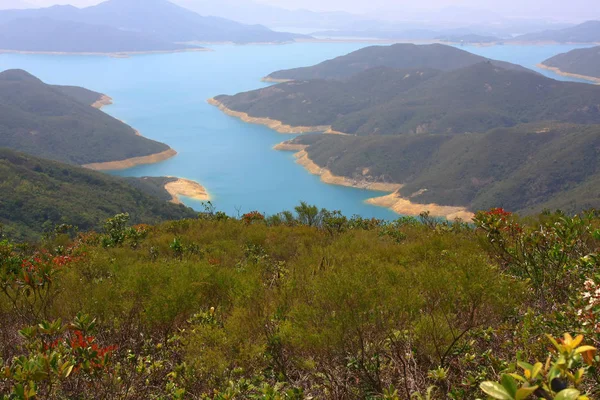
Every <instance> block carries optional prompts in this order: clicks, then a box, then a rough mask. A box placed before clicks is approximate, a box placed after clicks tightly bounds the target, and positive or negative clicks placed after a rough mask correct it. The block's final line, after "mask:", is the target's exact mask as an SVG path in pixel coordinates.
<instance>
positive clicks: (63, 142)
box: [0, 70, 169, 165]
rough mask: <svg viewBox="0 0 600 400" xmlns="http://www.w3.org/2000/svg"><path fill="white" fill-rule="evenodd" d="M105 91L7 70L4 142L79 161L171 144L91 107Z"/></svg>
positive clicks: (0, 139)
mask: <svg viewBox="0 0 600 400" xmlns="http://www.w3.org/2000/svg"><path fill="white" fill-rule="evenodd" d="M100 96H101V95H100V94H97V96H96V98H95V99H94V94H93V93H90V92H89V91H86V90H84V89H73V88H65V87H60V86H59V87H56V86H52V85H47V84H45V83H44V82H42V81H41V80H39V79H38V78H36V77H34V76H33V75H31V74H29V73H27V72H25V71H22V70H7V71H4V72H1V73H0V147H7V148H10V149H13V150H18V151H23V152H25V153H28V154H32V155H34V156H38V157H42V158H46V159H50V160H56V161H61V162H65V163H69V164H77V165H82V164H89V163H98V162H107V161H120V160H124V159H128V158H132V157H141V156H148V155H151V154H156V153H161V152H164V151H167V150H169V146H167V145H165V144H163V143H159V142H155V141H153V140H149V139H146V138H144V137H142V136H139V135H137V134H136V132H135V130H134V129H133V128H131V127H130V126H128V125H126V124H124V123H123V122H121V121H119V120H117V119H115V118H113V117H111V116H109V115H107V114H105V113H104V112H102V111H100V110H98V109H96V108H93V107H91V103H93V102H94V101H96V100H98V99H99V97H100ZM90 100H93V101H90Z"/></svg>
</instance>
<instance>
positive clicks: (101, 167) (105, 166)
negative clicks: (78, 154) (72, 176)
mask: <svg viewBox="0 0 600 400" xmlns="http://www.w3.org/2000/svg"><path fill="white" fill-rule="evenodd" d="M176 154H177V152H176V151H175V150H173V149H168V150H165V151H163V152H160V153H156V154H150V155H147V156H142V157H133V158H128V159H126V160H121V161H107V162H101V163H92V164H85V165H82V167H84V168H89V169H93V170H96V171H115V170H119V169H127V168H133V167H135V166H138V165H145V164H155V163H158V162H161V161H165V160H168V159H169V158H171V157H173V156H175V155H176Z"/></svg>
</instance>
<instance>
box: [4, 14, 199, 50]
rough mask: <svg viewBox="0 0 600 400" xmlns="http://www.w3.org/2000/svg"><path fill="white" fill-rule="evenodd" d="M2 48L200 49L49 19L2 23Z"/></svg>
mask: <svg viewBox="0 0 600 400" xmlns="http://www.w3.org/2000/svg"><path fill="white" fill-rule="evenodd" d="M0 49H2V50H11V51H19V52H21V51H22V52H47V53H55V52H56V53H99V54H116V53H136V52H171V51H184V50H186V51H191V50H201V48H199V47H192V46H186V45H182V44H175V43H172V42H168V41H163V40H159V39H156V38H154V37H153V36H150V35H144V34H141V33H138V32H130V31H124V30H120V29H116V28H113V27H110V26H105V25H92V24H87V23H82V22H74V21H60V20H54V19H50V18H47V17H39V18H18V19H15V20H11V21H8V22H6V23H4V24H1V25H0Z"/></svg>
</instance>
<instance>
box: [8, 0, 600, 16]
mask: <svg viewBox="0 0 600 400" xmlns="http://www.w3.org/2000/svg"><path fill="white" fill-rule="evenodd" d="M2 1H6V0H0V2H2ZM25 1H27V2H29V3H31V4H35V5H43V6H46V5H51V4H57V3H61V4H66V3H70V4H74V5H77V6H84V5H90V4H95V3H99V2H100V0H25ZM198 1H199V2H202V1H214V2H219V1H220V0H198ZM238 1H240V2H245V1H251V0H238ZM254 1H257V2H261V3H266V4H271V5H276V6H280V7H284V8H290V9H297V8H306V9H312V10H318V11H336V10H343V11H349V12H354V13H365V14H370V15H383V14H386V13H387V12H389V11H392V12H394V14H397V15H401V14H402V13H403V12H409V11H414V10H417V9H422V10H428V9H429V10H440V9H443V8H444V7H452V6H466V7H473V8H477V9H481V10H488V11H493V12H497V13H501V14H502V15H504V16H515V17H530V18H536V17H541V18H548V17H550V18H556V19H564V18H565V17H566V18H580V19H595V18H600V6H598V0H569V1H565V0H424V1H421V2H417V1H414V0H254Z"/></svg>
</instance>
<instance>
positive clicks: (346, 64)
mask: <svg viewBox="0 0 600 400" xmlns="http://www.w3.org/2000/svg"><path fill="white" fill-rule="evenodd" d="M484 61H491V62H492V63H493V64H494V65H496V66H498V67H502V68H505V69H514V70H519V71H530V70H528V69H527V68H525V67H522V66H520V65H516V64H511V63H507V62H504V61H495V60H489V59H487V58H485V57H481V56H478V55H475V54H472V53H469V52H467V51H464V50H460V49H457V48H455V47H452V46H447V45H443V44H431V45H415V44H408V43H400V44H394V45H392V46H371V47H366V48H364V49H360V50H357V51H354V52H352V53H350V54H347V55H345V56H341V57H337V58H334V59H333V60H328V61H324V62H322V63H320V64H317V65H315V66H312V67H303V68H294V69H289V70H283V71H277V72H273V73H272V74H270V75H268V76H267V78H266V79H272V80H306V79H344V78H349V77H351V76H352V75H355V74H357V73H359V72H362V71H365V70H367V69H370V68H374V67H389V68H399V69H413V68H427V69H437V70H441V71H451V70H455V69H459V68H464V67H468V66H470V65H474V64H479V63H482V62H484Z"/></svg>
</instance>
